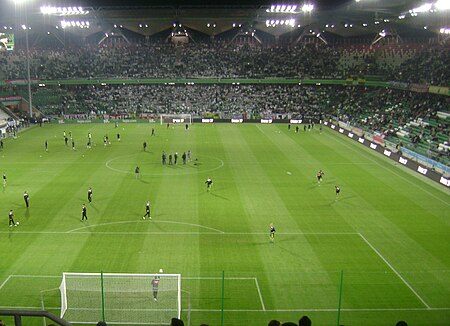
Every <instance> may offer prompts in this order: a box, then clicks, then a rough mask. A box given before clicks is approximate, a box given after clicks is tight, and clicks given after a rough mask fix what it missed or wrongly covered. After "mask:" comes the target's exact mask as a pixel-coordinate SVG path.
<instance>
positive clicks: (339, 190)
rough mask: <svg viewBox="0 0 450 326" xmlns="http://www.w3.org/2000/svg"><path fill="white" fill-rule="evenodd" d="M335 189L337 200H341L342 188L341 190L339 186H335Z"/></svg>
mask: <svg viewBox="0 0 450 326" xmlns="http://www.w3.org/2000/svg"><path fill="white" fill-rule="evenodd" d="M334 188H335V189H336V200H338V199H339V193H340V192H341V188H339V186H337V185H336V186H334Z"/></svg>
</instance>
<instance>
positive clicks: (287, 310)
mask: <svg viewBox="0 0 450 326" xmlns="http://www.w3.org/2000/svg"><path fill="white" fill-rule="evenodd" d="M41 308H42V307H37V306H36V307H34V306H0V309H41ZM46 309H49V310H60V309H61V307H46ZM80 309H81V308H80ZM83 309H85V308H83ZM74 310H75V309H74ZM85 310H86V309H85ZM111 310H114V309H111ZM141 310H142V311H143V310H150V309H141ZM449 310H450V307H442V308H429V309H428V308H380V309H377V308H368V309H364V308H355V309H352V308H341V311H348V312H352V311H353V312H371V311H449ZM158 311H161V310H158ZM191 311H193V312H221V311H222V310H221V309H191ZM224 311H225V312H337V311H338V309H336V308H329V309H327V308H323V309H314V308H311V309H266V310H265V311H263V310H261V309H242V310H240V309H225V310H224Z"/></svg>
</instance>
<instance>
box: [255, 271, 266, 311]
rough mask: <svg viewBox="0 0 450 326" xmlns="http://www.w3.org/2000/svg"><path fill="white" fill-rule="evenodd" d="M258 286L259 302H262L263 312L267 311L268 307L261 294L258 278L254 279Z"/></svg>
mask: <svg viewBox="0 0 450 326" xmlns="http://www.w3.org/2000/svg"><path fill="white" fill-rule="evenodd" d="M254 280H255V284H256V290H258V295H259V301H261V307H262V310H263V311H266V306H265V305H264V300H263V297H262V294H261V289H260V288H259V283H258V278H256V277H255V278H254Z"/></svg>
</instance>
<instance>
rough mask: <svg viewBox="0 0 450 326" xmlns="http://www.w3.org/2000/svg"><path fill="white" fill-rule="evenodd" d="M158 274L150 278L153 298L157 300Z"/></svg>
mask: <svg viewBox="0 0 450 326" xmlns="http://www.w3.org/2000/svg"><path fill="white" fill-rule="evenodd" d="M159 281H160V279H159V276H155V278H154V279H153V280H152V287H153V300H154V301H158V286H159Z"/></svg>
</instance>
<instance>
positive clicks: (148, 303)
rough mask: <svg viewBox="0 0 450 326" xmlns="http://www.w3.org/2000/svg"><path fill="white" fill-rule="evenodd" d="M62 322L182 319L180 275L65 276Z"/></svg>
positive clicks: (131, 322)
mask: <svg viewBox="0 0 450 326" xmlns="http://www.w3.org/2000/svg"><path fill="white" fill-rule="evenodd" d="M59 289H60V292H61V318H64V319H65V320H67V321H69V322H72V323H76V324H93V325H95V324H96V323H97V322H98V321H105V322H107V323H111V324H124V325H152V324H158V325H162V324H167V323H168V322H170V320H171V318H173V317H177V318H180V315H181V275H180V274H112V273H63V277H62V281H61V285H60V287H59Z"/></svg>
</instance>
